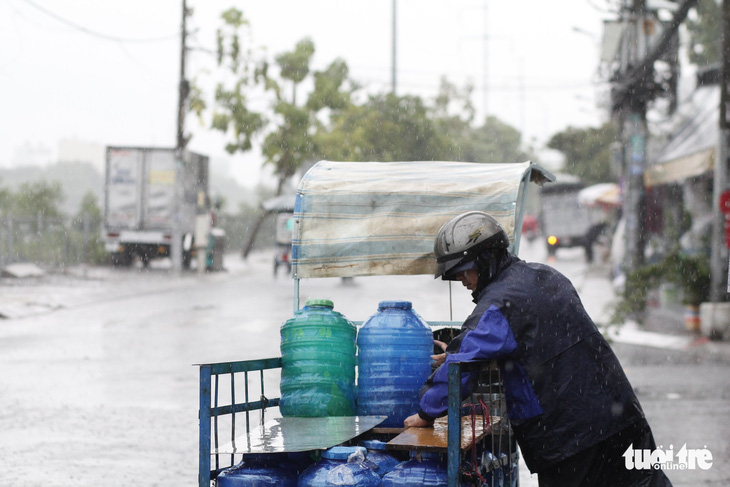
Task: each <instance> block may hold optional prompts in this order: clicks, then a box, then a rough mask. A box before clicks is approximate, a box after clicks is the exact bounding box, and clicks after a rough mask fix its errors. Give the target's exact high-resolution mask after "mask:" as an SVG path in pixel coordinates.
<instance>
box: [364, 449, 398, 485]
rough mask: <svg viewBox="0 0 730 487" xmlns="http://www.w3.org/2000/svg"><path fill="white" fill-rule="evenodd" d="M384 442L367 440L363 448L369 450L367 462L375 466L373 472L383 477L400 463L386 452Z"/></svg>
mask: <svg viewBox="0 0 730 487" xmlns="http://www.w3.org/2000/svg"><path fill="white" fill-rule="evenodd" d="M385 445H386V443H385V442H384V441H379V440H367V441H363V442H362V446H364V447H365V448H366V449H367V461H368V462H370V463H372V464H373V470H375V473H377V474H378V475H380V476H381V477H382V476H383V475H385V474H386V473H388V472H390V471H391V470H393V469H394V468H395V466H396V465H398V464H399V463H400V462H399V461H398V460H396V459H395V458H393V457H392V456H390V455H388V454H387V453H386V452H385Z"/></svg>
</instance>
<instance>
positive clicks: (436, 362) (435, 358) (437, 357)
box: [431, 340, 446, 367]
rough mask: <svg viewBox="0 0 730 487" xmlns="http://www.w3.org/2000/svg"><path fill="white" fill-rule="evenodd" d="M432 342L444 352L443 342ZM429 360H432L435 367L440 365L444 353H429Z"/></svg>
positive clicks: (444, 355) (444, 356)
mask: <svg viewBox="0 0 730 487" xmlns="http://www.w3.org/2000/svg"><path fill="white" fill-rule="evenodd" d="M433 343H435V344H436V345H437V346H438V347H439V348H440V349H441V350H443V351H444V352H446V344H445V343H444V342H440V341H438V340H434V341H433ZM431 360H433V365H434V366H435V367H441V365H443V363H444V362H445V361H446V353H439V354H436V355H431Z"/></svg>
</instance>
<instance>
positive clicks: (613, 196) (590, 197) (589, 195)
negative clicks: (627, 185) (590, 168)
mask: <svg viewBox="0 0 730 487" xmlns="http://www.w3.org/2000/svg"><path fill="white" fill-rule="evenodd" d="M578 204H580V205H581V206H586V207H593V206H600V207H615V208H617V207H619V206H621V190H620V188H619V186H618V184H616V183H600V184H594V185H592V186H588V187H586V188H583V189H581V190H580V191H579V192H578Z"/></svg>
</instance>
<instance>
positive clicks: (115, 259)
mask: <svg viewBox="0 0 730 487" xmlns="http://www.w3.org/2000/svg"><path fill="white" fill-rule="evenodd" d="M208 206H209V199H208V158H207V157H206V156H202V155H200V154H195V153H193V152H189V151H183V152H181V153H180V152H178V151H176V150H175V149H160V148H140V147H107V150H106V174H105V184H104V226H103V229H102V232H103V233H102V238H103V240H104V246H105V248H106V251H107V252H109V255H110V258H111V262H112V264H114V265H122V266H128V265H130V264H131V263H132V261H133V259H134V257H135V256H136V257H138V258H139V259H140V260H141V261H142V263H143V265H145V266H146V265H147V264H148V263H149V261H150V260H151V259H154V258H158V257H170V256H172V247H173V238H174V235H175V234H177V235H179V237H178V238H180V239H181V242H180V245H181V247H182V265H183V267H189V265H190V262H191V259H192V258H193V255H194V252H195V245H194V237H195V221H196V216H197V215H198V214H205V213H208V212H209V209H208Z"/></svg>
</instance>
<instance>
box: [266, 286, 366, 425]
mask: <svg viewBox="0 0 730 487" xmlns="http://www.w3.org/2000/svg"><path fill="white" fill-rule="evenodd" d="M333 308H334V305H333V304H332V301H330V300H328V299H310V300H308V301H307V303H306V304H305V306H304V307H303V308H302V309H300V310H299V311H297V312H296V313H294V317H292V318H291V319H289V320H287V322H286V323H284V324H283V325H282V327H281V362H282V366H281V400H280V403H279V410H280V411H281V415H282V416H284V417H287V416H295V417H326V416H354V415H355V412H356V409H355V400H356V395H357V394H356V392H355V363H356V360H357V359H356V342H355V336H356V334H357V329H356V328H355V325H353V324H352V323H351V322H350V321H348V320H347V318H345V317H344V316H343V315H342V314H340V313H338V312H336V311H334V309H333Z"/></svg>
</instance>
